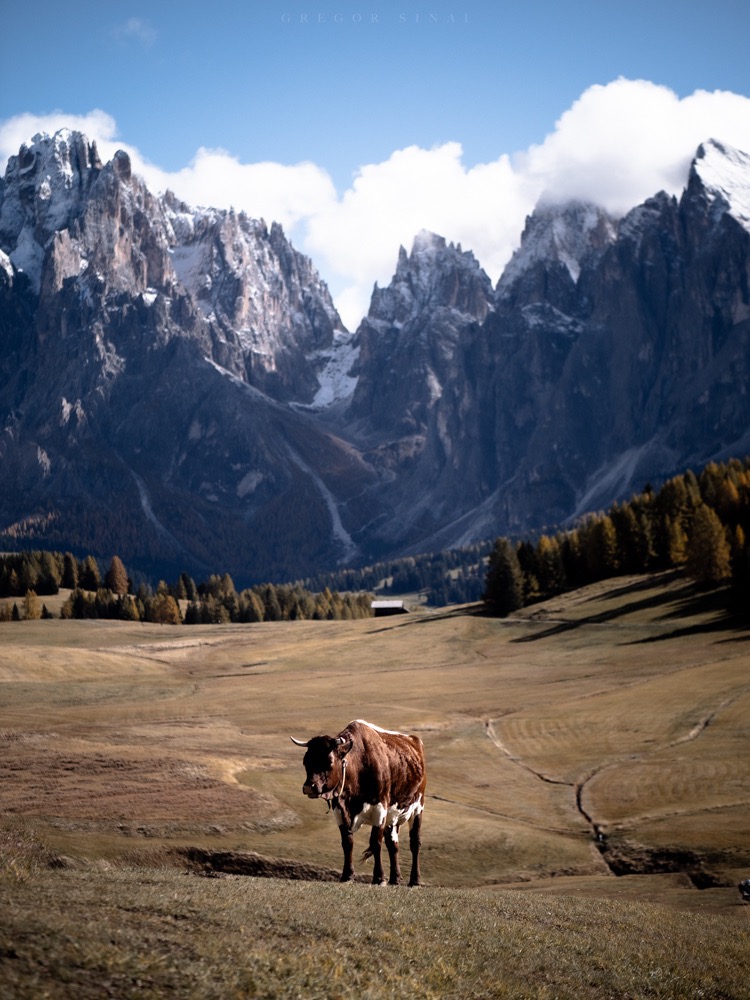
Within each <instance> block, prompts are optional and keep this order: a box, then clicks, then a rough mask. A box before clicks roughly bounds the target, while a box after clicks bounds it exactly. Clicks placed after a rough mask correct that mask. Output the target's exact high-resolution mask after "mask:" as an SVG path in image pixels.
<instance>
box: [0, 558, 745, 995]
mask: <svg viewBox="0 0 750 1000" xmlns="http://www.w3.org/2000/svg"><path fill="white" fill-rule="evenodd" d="M0 628H1V629H2V643H0V745H1V746H2V757H0V770H1V771H2V816H1V817H0V848H1V853H0V899H1V900H2V903H1V905H2V911H3V920H2V921H0V992H2V995H3V997H8V998H24V1000H31V998H33V1000H36V998H38V997H60V998H74V997H75V998H81V997H83V998H86V997H92V998H94V997H97V998H98V997H117V998H120V997H123V998H124V997H139V998H142V997H167V996H168V997H186V998H187V997H190V998H208V997H216V998H220V997H221V998H224V997H297V996H302V997H354V996H355V995H356V996H358V997H363V996H364V997H390V996H394V997H395V996H397V995H402V994H404V993H405V992H406V993H408V994H411V995H415V996H422V997H513V998H516V997H519V998H522V997H549V998H563V997H574V996H575V997H577V998H587V997H613V998H614V997H617V998H619V997H633V998H635V997H673V998H678V997H679V998H685V997H693V996H695V997H699V996H702V997H727V998H730V997H731V998H741V997H748V996H750V986H748V982H749V980H748V970H749V968H750V960H749V958H748V956H750V907H748V906H745V905H743V904H742V902H741V900H740V897H739V894H738V893H737V889H736V884H737V882H738V881H739V880H740V879H741V878H746V877H748V875H750V742H749V741H748V721H747V720H748V718H750V631H747V630H745V629H743V628H742V627H741V626H739V625H738V624H737V623H735V622H733V621H732V620H730V619H729V618H727V617H726V615H725V613H724V612H723V610H722V609H721V607H720V605H719V603H718V602H714V601H712V599H711V596H710V595H708V596H706V595H705V594H701V593H699V592H696V591H695V590H694V589H693V588H692V587H691V586H690V585H688V584H687V583H686V582H685V581H684V580H683V579H681V578H680V577H679V576H674V575H661V576H650V577H632V578H620V579H618V580H615V581H608V582H606V583H600V584H596V585H593V586H591V587H588V588H585V589H584V590H581V591H577V592H575V593H572V594H568V595H565V596H563V597H560V598H556V599H555V600H553V601H548V602H546V603H544V604H538V605H535V606H533V607H531V608H527V609H525V610H524V611H522V612H519V613H517V614H515V615H514V616H512V618H509V619H505V620H498V619H491V618H487V617H483V616H482V615H480V614H478V613H477V609H475V608H457V609H446V610H445V611H442V612H435V613H429V612H419V613H414V614H411V615H404V616H399V617H397V618H391V619H369V620H360V621H341V622H280V623H264V624H257V625H238V626H192V627H179V626H177V627H168V626H163V627H159V626H153V625H140V624H124V623H116V622H99V621H66V622H61V621H56V620H55V621H30V622H13V623H7V624H5V625H2V626H0ZM355 718H365V719H368V720H370V721H372V722H374V723H376V724H378V725H380V726H384V727H386V728H392V729H400V730H403V731H406V732H412V733H418V734H419V735H420V736H421V737H422V739H423V741H424V744H425V749H426V755H427V764H428V787H427V807H426V810H425V816H424V826H423V857H422V867H423V877H424V879H425V881H426V883H427V884H426V886H425V887H424V888H422V889H414V890H410V889H407V888H406V887H398V888H394V887H384V888H373V887H370V886H369V885H367V884H364V883H366V881H367V880H368V879H369V877H370V875H371V869H370V868H368V866H367V865H366V864H365V865H360V866H359V868H358V869H357V873H358V875H359V876H361V877H362V882H357V883H356V884H353V885H343V886H342V885H339V884H337V883H336V882H335V879H336V878H337V875H338V873H339V872H340V870H341V846H340V840H339V836H338V831H337V829H336V826H335V823H334V820H333V817H332V814H329V813H328V812H327V810H326V807H325V805H324V803H322V802H311V801H309V800H307V799H306V798H305V797H304V796H303V795H302V791H301V786H302V782H303V780H304V771H303V769H302V764H301V758H302V752H301V751H300V749H299V748H298V747H295V746H294V745H293V744H292V743H291V741H290V739H289V737H290V736H295V737H297V738H299V739H308V738H309V737H311V736H313V735H316V734H318V733H328V734H331V735H335V734H336V733H337V732H338V731H339V730H341V729H342V728H343V727H344V726H345V725H346V723H348V722H349V721H351V720H352V719H355ZM367 837H368V833H367V830H366V829H364V830H363V831H360V833H359V834H358V835H357V837H356V838H355V847H356V853H357V856H359V855H361V853H362V852H364V850H365V848H366V846H367ZM402 839H404V844H403V847H404V848H406V846H407V845H406V838H402ZM405 856H408V850H406V851H405Z"/></svg>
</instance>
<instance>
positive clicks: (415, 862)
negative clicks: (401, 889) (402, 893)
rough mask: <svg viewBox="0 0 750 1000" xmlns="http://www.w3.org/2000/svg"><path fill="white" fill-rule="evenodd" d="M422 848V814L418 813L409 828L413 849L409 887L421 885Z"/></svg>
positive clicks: (410, 845) (410, 842)
mask: <svg viewBox="0 0 750 1000" xmlns="http://www.w3.org/2000/svg"><path fill="white" fill-rule="evenodd" d="M421 846H422V813H421V812H420V813H417V815H416V816H415V817H414V819H413V820H412V823H411V827H410V828H409V847H410V848H411V876H410V878H409V885H421V884H422V879H421V875H420V871H419V848H420V847H421Z"/></svg>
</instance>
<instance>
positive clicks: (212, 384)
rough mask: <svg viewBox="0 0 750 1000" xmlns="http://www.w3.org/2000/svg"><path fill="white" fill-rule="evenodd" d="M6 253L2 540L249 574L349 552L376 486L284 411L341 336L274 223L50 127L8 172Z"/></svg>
mask: <svg viewBox="0 0 750 1000" xmlns="http://www.w3.org/2000/svg"><path fill="white" fill-rule="evenodd" d="M0 248H1V249H2V256H1V257H0V316H1V317H2V319H0V323H1V324H2V326H1V328H0V332H1V333H2V337H3V352H2V354H3V361H2V374H3V380H2V384H1V385H0V427H1V428H2V433H1V435H0V461H1V462H2V468H3V476H2V482H1V483H0V512H1V516H2V524H3V528H4V529H5V537H6V539H7V544H10V545H13V544H39V545H41V544H45V545H54V546H57V547H73V548H79V547H80V548H82V549H90V550H91V551H93V552H100V553H103V554H104V553H106V552H113V551H117V552H119V553H120V554H121V555H122V556H123V558H126V559H129V560H130V561H131V563H134V564H136V565H140V566H141V567H142V568H144V569H150V570H156V571H165V572H166V568H167V567H171V568H172V569H176V568H177V567H178V566H183V568H190V567H192V569H193V571H194V572H196V573H200V572H205V571H206V569H208V568H211V567H214V566H221V565H224V566H226V568H227V569H228V570H229V571H230V572H234V573H235V574H237V576H238V578H239V579H243V578H245V579H246V578H248V577H257V576H261V577H262V576H268V575H272V574H273V575H275V576H278V575H279V574H281V575H282V576H295V575H297V573H298V572H299V570H300V569H301V568H302V567H307V566H310V565H315V564H316V563H318V562H326V563H329V562H330V561H331V560H333V561H334V562H335V561H337V560H338V559H341V558H350V557H352V556H353V555H354V553H355V552H356V545H355V543H354V542H353V540H352V538H351V531H352V530H354V529H355V528H356V526H357V524H358V523H359V520H360V517H366V516H367V510H366V501H365V500H362V501H352V504H351V510H349V508H348V507H347V501H348V500H349V497H350V495H351V494H354V495H356V494H362V493H363V489H364V486H365V485H366V483H367V482H368V481H369V479H371V478H373V476H372V473H371V472H370V471H369V470H368V469H367V467H366V465H365V463H363V462H362V461H361V459H360V458H359V456H358V455H357V454H356V452H354V451H353V450H352V449H351V448H350V447H349V446H348V445H345V444H344V443H343V442H342V441H340V440H339V439H338V438H337V437H336V435H335V434H333V433H332V432H331V431H330V429H328V428H326V429H323V428H321V427H319V425H318V424H317V423H316V422H315V421H314V420H313V419H312V418H311V417H308V416H307V415H306V414H305V413H298V412H296V411H295V410H294V409H293V408H290V407H287V406H284V405H283V403H282V402H281V401H283V400H285V399H288V398H289V397H292V396H293V397H294V398H295V399H297V400H301V401H303V402H304V401H308V400H311V399H312V398H313V396H314V394H315V392H316V391H317V390H318V388H319V383H318V378H317V375H316V371H317V370H318V369H319V368H320V365H321V361H320V354H321V352H322V353H323V354H324V353H325V349H326V348H330V347H331V345H332V342H333V338H334V336H335V335H336V334H337V333H340V332H341V331H342V327H341V324H340V321H339V319H338V316H337V314H336V312H335V309H334V308H333V305H332V303H331V300H330V296H329V295H328V292H327V290H326V289H325V287H324V286H323V284H322V282H321V281H320V279H319V278H318V276H317V274H316V272H315V271H314V269H313V267H312V265H311V264H310V262H309V261H308V260H306V259H305V258H303V257H302V256H301V255H299V254H298V253H297V252H296V251H295V250H294V249H293V248H292V247H291V246H290V244H289V243H288V242H287V241H286V239H285V237H284V235H283V233H282V232H281V230H280V228H279V227H278V226H273V227H272V228H271V230H270V231H269V230H268V229H267V228H266V226H265V225H264V224H263V223H262V222H254V221H252V220H249V219H247V218H245V217H244V216H242V215H240V216H235V215H233V214H232V213H222V212H195V213H191V212H190V210H189V209H187V207H186V206H184V205H181V204H179V203H177V202H176V200H175V199H174V198H172V197H170V196H167V197H165V198H156V197H154V196H153V195H152V194H151V193H150V192H149V191H148V190H147V189H146V188H145V187H144V185H143V184H142V182H141V181H140V180H139V179H138V178H136V177H134V176H133V175H132V173H131V170H130V163H129V160H128V158H127V157H126V156H125V155H124V154H118V155H117V156H115V158H114V159H113V160H112V162H111V163H108V164H106V165H102V164H101V162H100V160H99V157H98V155H97V152H96V148H95V146H93V145H91V144H89V143H88V142H87V141H86V140H85V138H84V137H82V136H80V135H77V134H70V133H59V134H57V135H56V136H55V137H54V138H49V137H37V138H36V139H35V141H34V142H33V144H32V145H31V146H29V147H24V148H23V149H22V150H21V152H20V153H19V155H18V157H14V158H12V159H11V161H10V162H9V165H8V169H7V172H6V175H5V179H4V181H3V183H2V186H0ZM361 510H362V513H360V511H361ZM281 567H283V569H282V568H281Z"/></svg>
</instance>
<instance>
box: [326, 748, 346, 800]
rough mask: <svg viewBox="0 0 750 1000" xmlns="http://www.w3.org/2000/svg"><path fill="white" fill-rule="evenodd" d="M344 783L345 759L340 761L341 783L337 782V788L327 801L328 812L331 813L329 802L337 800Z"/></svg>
mask: <svg viewBox="0 0 750 1000" xmlns="http://www.w3.org/2000/svg"><path fill="white" fill-rule="evenodd" d="M345 781H346V757H344V759H343V760H342V761H341V781H340V782H339V787H338V788H337V789H336V791H335V792H334V793H333V795H332V796H331V798H330V799H329V800H328V811H329V812H330V811H331V808H332V806H331V802H332V801H333V800H334V799H337V798H338V797H339V796H340V795H341V793H342V792H343V790H344V782H345Z"/></svg>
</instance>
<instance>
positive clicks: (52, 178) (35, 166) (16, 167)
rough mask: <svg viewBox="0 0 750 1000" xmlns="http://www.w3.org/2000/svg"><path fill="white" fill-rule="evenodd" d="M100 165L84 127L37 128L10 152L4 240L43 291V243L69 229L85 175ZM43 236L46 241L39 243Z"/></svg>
mask: <svg viewBox="0 0 750 1000" xmlns="http://www.w3.org/2000/svg"><path fill="white" fill-rule="evenodd" d="M99 169H101V161H100V160H99V155H98V153H97V149H96V144H95V143H93V142H90V141H89V140H88V139H87V137H86V136H85V135H83V134H82V133H81V132H73V131H71V130H70V129H60V130H59V131H58V132H55V134H54V135H53V136H50V135H48V134H47V133H41V132H40V133H37V134H36V135H35V136H34V137H33V138H32V140H31V143H30V144H28V145H27V144H24V145H23V146H21V148H20V150H19V151H18V154H17V155H16V156H11V157H10V159H9V160H8V165H7V168H6V171H5V178H4V180H3V182H2V184H3V198H2V210H1V211H0V242H2V244H3V245H4V246H5V247H6V248H8V249H9V250H10V253H9V256H10V259H11V260H12V261H13V264H14V266H15V267H16V268H17V269H18V270H19V271H23V272H25V273H26V274H27V275H28V277H29V279H30V280H31V283H32V285H33V286H34V287H35V288H36V289H37V290H38V288H39V281H40V278H41V266H42V260H43V256H44V251H43V244H44V242H45V241H46V240H47V239H48V238H49V237H50V236H51V235H52V234H53V233H54V232H57V231H59V230H61V229H65V228H66V227H67V225H68V223H69V220H70V218H71V217H72V216H73V215H74V214H75V211H76V208H77V206H78V205H79V203H80V199H81V196H82V187H83V186H84V185H82V184H81V178H82V176H83V175H84V174H86V173H87V172H89V171H91V170H93V171H98V170H99ZM40 241H41V242H40Z"/></svg>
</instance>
